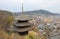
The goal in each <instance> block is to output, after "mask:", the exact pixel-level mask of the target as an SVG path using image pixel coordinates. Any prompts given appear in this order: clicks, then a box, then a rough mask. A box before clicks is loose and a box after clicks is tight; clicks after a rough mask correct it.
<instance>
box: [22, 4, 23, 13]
mask: <svg viewBox="0 0 60 39" xmlns="http://www.w3.org/2000/svg"><path fill="white" fill-rule="evenodd" d="M22 14H23V3H22Z"/></svg>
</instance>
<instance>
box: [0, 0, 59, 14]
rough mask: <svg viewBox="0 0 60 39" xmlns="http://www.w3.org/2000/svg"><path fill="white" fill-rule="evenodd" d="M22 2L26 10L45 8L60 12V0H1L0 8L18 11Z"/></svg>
mask: <svg viewBox="0 0 60 39" xmlns="http://www.w3.org/2000/svg"><path fill="white" fill-rule="evenodd" d="M22 2H23V4H24V10H25V11H29V10H39V9H44V10H48V11H50V12H56V13H60V0H0V9H2V10H8V11H13V12H18V11H21V5H22Z"/></svg>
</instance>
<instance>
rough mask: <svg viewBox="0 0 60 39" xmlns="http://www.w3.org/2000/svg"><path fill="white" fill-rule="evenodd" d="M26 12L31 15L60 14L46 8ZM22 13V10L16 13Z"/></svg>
mask: <svg viewBox="0 0 60 39" xmlns="http://www.w3.org/2000/svg"><path fill="white" fill-rule="evenodd" d="M24 13H25V14H29V15H41V14H42V15H60V14H56V13H52V12H49V11H46V10H42V9H41V10H33V11H25V12H24ZM19 14H21V12H15V15H19Z"/></svg>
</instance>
